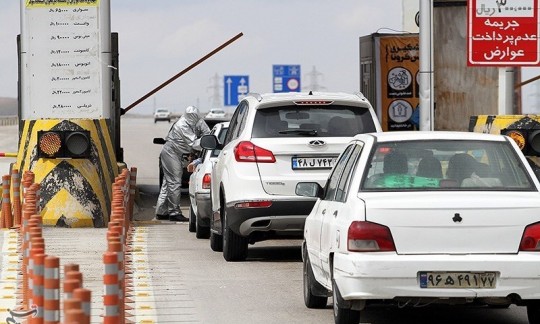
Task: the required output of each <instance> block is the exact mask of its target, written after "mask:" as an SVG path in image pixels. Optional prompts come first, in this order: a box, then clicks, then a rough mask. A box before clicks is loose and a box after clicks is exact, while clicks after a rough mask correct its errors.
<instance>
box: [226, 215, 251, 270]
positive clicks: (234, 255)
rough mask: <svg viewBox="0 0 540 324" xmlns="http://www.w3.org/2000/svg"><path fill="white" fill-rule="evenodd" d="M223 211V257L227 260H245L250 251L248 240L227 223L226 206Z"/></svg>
mask: <svg viewBox="0 0 540 324" xmlns="http://www.w3.org/2000/svg"><path fill="white" fill-rule="evenodd" d="M223 213H224V216H225V217H223V258H224V259H225V260H226V261H244V260H245V259H246V257H247V253H248V240H247V238H246V237H243V236H240V235H238V234H236V233H235V232H233V231H232V230H231V228H230V227H229V225H228V224H227V212H226V211H225V208H223Z"/></svg>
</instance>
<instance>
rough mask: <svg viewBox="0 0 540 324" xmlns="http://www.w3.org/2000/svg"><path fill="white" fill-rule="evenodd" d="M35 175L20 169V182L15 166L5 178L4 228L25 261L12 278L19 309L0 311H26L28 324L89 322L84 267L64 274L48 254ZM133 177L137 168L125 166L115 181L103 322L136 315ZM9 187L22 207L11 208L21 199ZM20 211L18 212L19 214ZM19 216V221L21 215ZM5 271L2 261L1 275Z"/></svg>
mask: <svg viewBox="0 0 540 324" xmlns="http://www.w3.org/2000/svg"><path fill="white" fill-rule="evenodd" d="M34 180H35V176H34V175H33V173H32V172H31V171H25V172H24V173H23V174H22V181H19V174H18V171H16V170H13V171H12V173H11V175H8V176H4V177H2V227H3V230H7V231H9V232H10V233H13V235H15V237H16V240H14V241H15V242H16V253H17V254H18V255H19V257H20V258H21V260H22V262H20V263H16V264H15V265H14V267H15V268H16V269H14V270H15V271H17V272H20V273H22V276H20V277H19V278H14V281H15V282H16V283H17V284H16V286H17V290H15V289H14V293H13V296H12V298H14V299H15V298H17V299H18V301H17V302H16V303H14V304H15V305H16V307H15V309H14V308H10V309H8V308H5V309H3V308H2V307H0V314H2V312H6V311H7V312H12V311H14V312H16V313H14V314H19V315H18V316H23V315H20V314H30V315H24V316H25V317H27V321H26V322H27V323H30V324H32V323H45V324H53V323H54V324H58V323H71V322H78V323H80V324H86V323H88V324H89V323H90V321H91V320H90V319H91V309H92V307H91V295H92V292H91V290H89V289H86V288H84V287H83V272H82V271H80V267H79V265H78V264H74V263H68V264H66V265H65V266H64V273H63V278H61V277H62V276H61V274H60V257H58V256H54V255H49V254H47V253H46V242H45V238H44V236H43V226H44V224H43V218H42V211H41V208H40V194H39V192H40V184H38V183H34ZM135 181H136V168H132V169H131V172H130V171H128V169H127V168H126V169H123V170H122V172H121V173H120V174H119V176H118V177H117V178H116V179H115V181H114V183H113V184H112V190H111V191H112V196H111V214H110V217H109V219H110V221H109V223H108V231H107V237H106V239H107V250H106V251H105V252H104V254H103V267H104V275H103V283H104V293H103V304H102V309H103V312H102V313H101V314H100V315H101V318H102V319H103V323H115V324H116V323H132V322H133V321H131V320H129V318H130V317H133V315H132V314H130V313H128V311H129V310H132V309H133V307H131V306H130V305H128V304H131V303H133V301H132V300H130V299H129V297H131V295H130V292H131V291H132V288H133V278H132V270H133V269H132V263H131V256H130V255H131V251H132V248H131V245H132V240H133V228H132V226H131V225H132V224H131V219H132V217H133V197H132V196H133V194H134V192H135V189H134V188H133V184H134V183H135ZM21 185H22V186H21ZM17 186H18V189H17ZM21 188H22V190H21ZM11 192H14V193H16V192H18V193H19V204H20V205H19V206H18V207H13V206H17V199H12V198H14V197H11V196H10V193H11ZM13 196H16V194H14V195H13ZM12 207H13V208H12ZM18 213H19V214H20V216H17V214H18ZM18 217H19V219H20V220H17V218H18ZM59 230H61V229H59ZM2 257H4V255H2ZM6 269H7V268H6ZM5 271H6V270H5V267H4V266H3V267H2V269H1V270H0V274H3V273H4V272H5ZM2 284H4V282H2ZM61 285H62V287H63V289H61ZM6 287H7V286H6ZM4 288H5V287H4ZM61 292H62V294H61ZM8 297H9V296H8ZM61 305H63V307H61ZM0 306H2V305H0ZM61 310H63V311H61ZM17 312H18V313H17ZM10 314H11V313H10Z"/></svg>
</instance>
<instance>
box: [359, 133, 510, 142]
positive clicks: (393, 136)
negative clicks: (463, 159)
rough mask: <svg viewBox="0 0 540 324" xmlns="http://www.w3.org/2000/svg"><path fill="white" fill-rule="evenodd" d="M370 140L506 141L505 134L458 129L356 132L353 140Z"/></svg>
mask: <svg viewBox="0 0 540 324" xmlns="http://www.w3.org/2000/svg"><path fill="white" fill-rule="evenodd" d="M370 137H371V140H373V139H375V140H376V141H377V142H394V141H410V140H433V139H438V140H477V141H496V142H503V141H506V136H504V135H495V134H484V133H476V132H460V131H398V132H379V133H369V134H358V135H356V136H355V137H354V139H355V140H363V141H365V140H368V141H369V140H370V139H368V138H370Z"/></svg>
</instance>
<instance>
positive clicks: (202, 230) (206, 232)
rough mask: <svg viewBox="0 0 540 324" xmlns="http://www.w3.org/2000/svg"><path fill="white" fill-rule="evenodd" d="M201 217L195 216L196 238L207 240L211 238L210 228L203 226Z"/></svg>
mask: <svg viewBox="0 0 540 324" xmlns="http://www.w3.org/2000/svg"><path fill="white" fill-rule="evenodd" d="M200 224H201V217H199V215H196V216H195V237H196V238H198V239H207V238H208V237H209V236H210V227H207V226H201V225H200Z"/></svg>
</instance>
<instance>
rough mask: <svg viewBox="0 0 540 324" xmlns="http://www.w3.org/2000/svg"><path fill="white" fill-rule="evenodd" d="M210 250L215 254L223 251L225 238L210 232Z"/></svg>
mask: <svg viewBox="0 0 540 324" xmlns="http://www.w3.org/2000/svg"><path fill="white" fill-rule="evenodd" d="M210 249H212V251H214V252H222V251H223V236H221V235H219V234H217V233H214V232H210Z"/></svg>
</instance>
